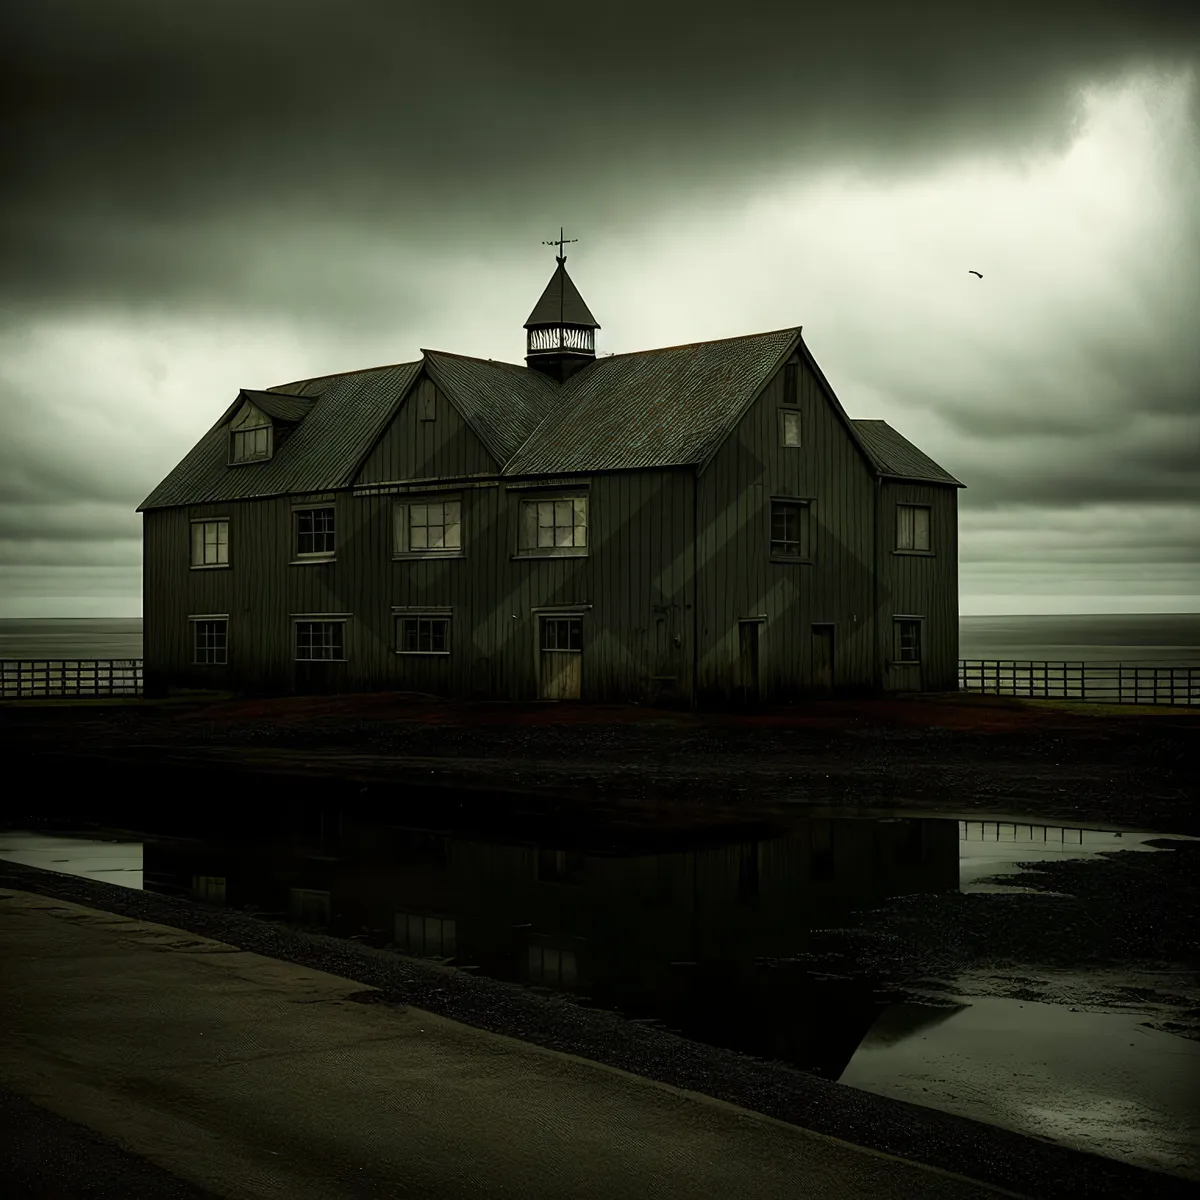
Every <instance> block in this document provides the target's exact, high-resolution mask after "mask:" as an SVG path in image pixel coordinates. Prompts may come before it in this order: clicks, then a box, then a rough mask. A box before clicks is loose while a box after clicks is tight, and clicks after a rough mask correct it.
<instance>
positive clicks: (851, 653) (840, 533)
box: [698, 363, 875, 702]
mask: <svg viewBox="0 0 1200 1200" xmlns="http://www.w3.org/2000/svg"><path fill="white" fill-rule="evenodd" d="M797 391H798V404H797V407H798V408H799V410H800V414H801V416H800V422H801V445H800V446H799V447H798V448H791V447H784V446H781V445H780V441H781V438H780V433H779V410H780V409H781V408H783V407H785V406H784V403H783V371H782V370H781V371H780V372H779V374H778V375H777V376H776V377H775V378H774V379H772V380H771V382H770V383H769V384H768V385H767V387H766V388H765V389H764V391H763V393H762V395H761V396H760V397H759V399H758V400H757V401H756V402H755V403H754V405H753V406H752V407H751V408H750V410H749V411H748V412H747V413H746V414H745V416H744V417H743V418H742V420H741V421H740V422H739V423H738V425H737V427H736V428H735V429H734V431H733V432H732V433H731V434H730V436H729V438H728V439H727V441H726V442H725V443H724V445H723V446H722V447H721V449H720V450H719V451H718V452H717V454H716V456H715V457H714V458H713V461H712V462H711V463H710V464H709V467H708V469H707V470H706V471H704V472H703V473H702V474H701V477H700V502H699V508H700V512H699V521H698V524H699V529H700V539H699V556H700V568H699V570H700V575H699V593H700V603H699V608H700V627H701V631H700V666H699V680H698V691H699V694H700V696H701V697H702V698H709V699H712V700H717V701H725V702H728V701H731V700H733V699H734V696H735V689H736V685H737V680H738V676H737V670H736V664H737V658H738V621H739V620H742V619H747V618H752V617H756V616H760V615H761V616H765V618H766V620H765V623H764V624H763V626H762V631H761V634H760V638H761V642H760V666H759V677H760V693H761V695H762V697H763V699H765V700H770V701H776V702H778V701H786V700H790V699H792V698H794V697H796V696H799V695H802V694H804V693H805V692H807V691H809V690H810V689H812V687H813V685H814V681H813V672H812V650H811V644H812V626H813V624H833V625H834V626H835V630H834V682H835V686H836V687H837V688H838V689H839V690H841V689H846V690H850V689H859V688H861V689H866V688H869V687H871V686H872V684H873V681H874V670H875V668H874V647H873V643H872V636H873V635H872V627H873V624H874V622H873V620H872V603H873V581H872V576H873V547H872V493H873V479H872V474H871V471H870V469H869V468H868V466H867V464H866V462H865V461H864V460H863V458H862V455H861V454H860V453H859V451H858V449H857V447H856V446H855V444H854V442H853V440H852V439H851V436H850V434H849V432H848V430H847V429H846V428H845V426H844V425H843V424H842V422H841V421H840V419H839V418H838V416H837V414H836V413H835V411H834V410H833V408H832V407H831V405H830V404H829V403H828V402H827V400H826V398H825V395H824V392H823V389H822V387H821V385H820V382H819V381H818V380H817V378H816V376H815V375H814V374H812V372H811V371H810V370H809V369H808V367H807V366H806V365H804V364H803V363H802V364H801V365H800V368H799V379H798V388H797ZM772 496H796V497H798V498H810V499H811V500H812V510H811V538H812V543H811V544H812V557H813V561H812V563H811V564H810V563H778V562H772V561H771V557H770V519H771V498H772Z"/></svg>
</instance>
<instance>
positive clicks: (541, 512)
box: [517, 496, 588, 555]
mask: <svg viewBox="0 0 1200 1200" xmlns="http://www.w3.org/2000/svg"><path fill="white" fill-rule="evenodd" d="M587 527H588V501H587V497H586V496H556V497H554V498H553V499H549V498H548V499H545V500H522V501H521V526H520V533H519V536H518V543H517V544H518V548H519V551H520V553H521V554H529V555H541V554H564V555H570V554H586V553H587V544H588V542H587V532H588V528H587Z"/></svg>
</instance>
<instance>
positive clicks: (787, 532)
mask: <svg viewBox="0 0 1200 1200" xmlns="http://www.w3.org/2000/svg"><path fill="white" fill-rule="evenodd" d="M810 509H811V506H810V505H809V502H808V501H807V500H772V501H771V557H772V558H797V559H806V558H811V557H812V531H811V511H810Z"/></svg>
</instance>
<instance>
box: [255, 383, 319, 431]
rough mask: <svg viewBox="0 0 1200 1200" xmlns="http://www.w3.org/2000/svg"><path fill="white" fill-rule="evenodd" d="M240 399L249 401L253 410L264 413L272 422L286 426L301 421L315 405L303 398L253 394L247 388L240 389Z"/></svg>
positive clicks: (282, 394)
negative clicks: (283, 423)
mask: <svg viewBox="0 0 1200 1200" xmlns="http://www.w3.org/2000/svg"><path fill="white" fill-rule="evenodd" d="M242 399H243V400H249V401H250V403H251V404H253V405H254V407H255V408H257V409H260V410H261V411H262V412H265V413H266V414H267V416H268V417H270V418H271V419H272V420H273V421H284V422H287V423H288V424H295V423H296V422H297V421H303V420H304V418H305V417H306V416H308V414H309V412H310V411H311V410H312V406H313V405H314V404H315V403H316V401H315V400H312V399H305V398H304V397H303V396H287V395H284V393H282V392H254V391H251V390H250V389H249V388H242Z"/></svg>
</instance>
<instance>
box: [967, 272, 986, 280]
mask: <svg viewBox="0 0 1200 1200" xmlns="http://www.w3.org/2000/svg"><path fill="white" fill-rule="evenodd" d="M967 274H968V275H979V272H978V271H968V272H967ZM979 278H980V279H982V278H983V276H982V275H979Z"/></svg>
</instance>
